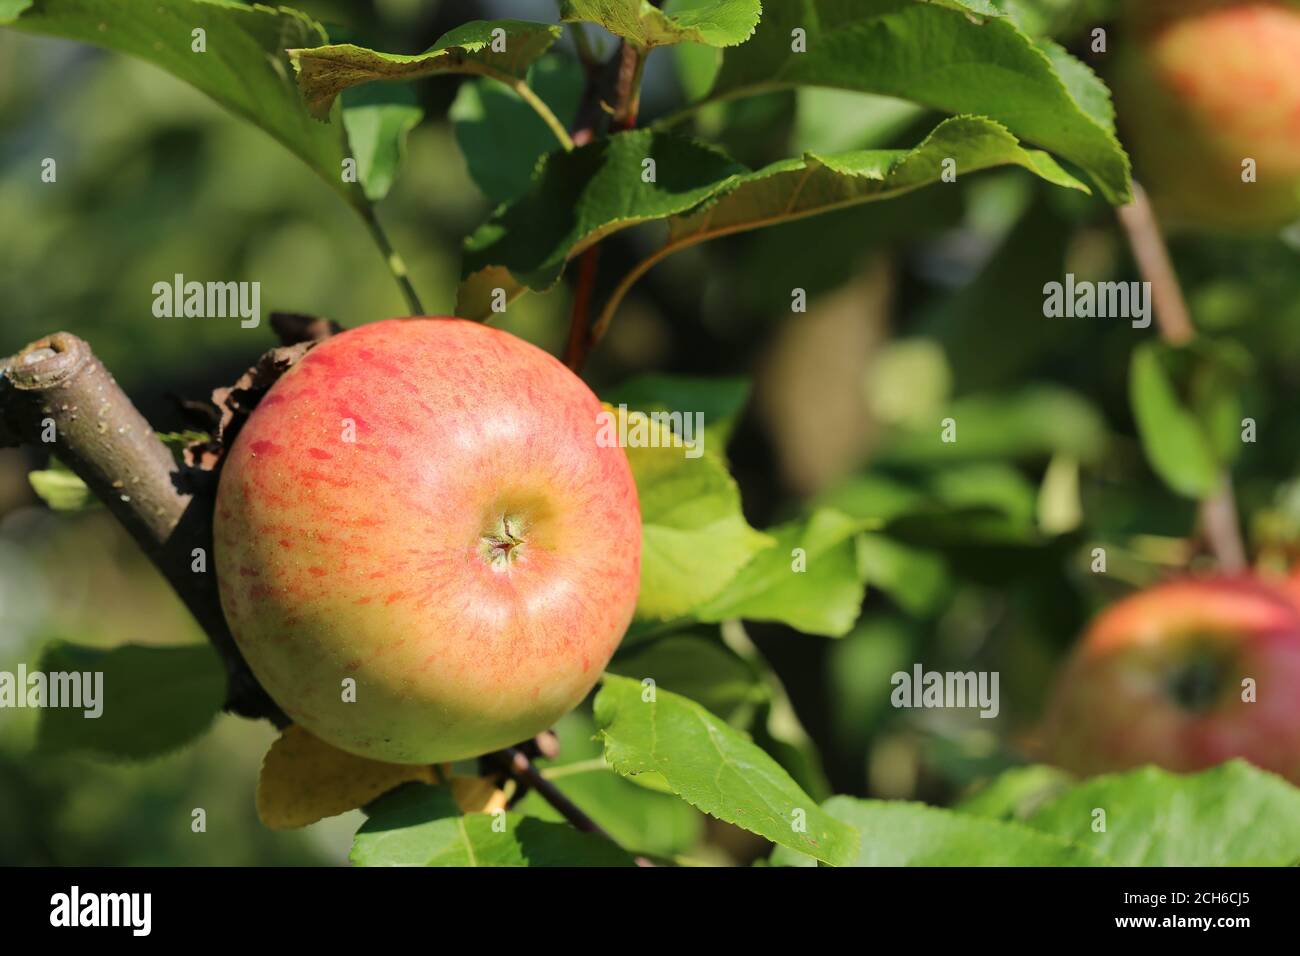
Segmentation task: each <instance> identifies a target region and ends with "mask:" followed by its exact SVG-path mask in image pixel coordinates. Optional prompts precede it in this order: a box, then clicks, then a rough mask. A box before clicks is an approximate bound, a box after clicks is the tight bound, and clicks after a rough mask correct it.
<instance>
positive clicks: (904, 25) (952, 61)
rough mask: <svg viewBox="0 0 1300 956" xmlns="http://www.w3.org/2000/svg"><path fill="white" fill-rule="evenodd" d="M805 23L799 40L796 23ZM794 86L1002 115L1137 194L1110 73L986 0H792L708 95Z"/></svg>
mask: <svg viewBox="0 0 1300 956" xmlns="http://www.w3.org/2000/svg"><path fill="white" fill-rule="evenodd" d="M795 29H801V30H803V31H805V32H806V39H807V49H806V51H805V52H796V51H795V50H794V49H793V48H792V47H793V43H792V37H791V34H792V31H793V30H795ZM794 86H820V87H829V88H832V89H842V90H852V91H855V92H859V93H874V94H879V95H885V96H894V97H898V98H900V99H906V100H911V101H913V102H916V103H920V104H922V105H924V106H929V107H932V108H934V109H939V110H943V111H945V112H948V113H954V114H961V113H974V114H981V115H983V116H987V117H990V118H991V119H993V120H997V121H998V122H1000V123H1002V124H1004V125H1005V126H1006V127H1007V129H1009V130H1010V131H1011V132H1012V133H1014V134H1015V135H1016V136H1017V137H1019V138H1021V139H1024V140H1027V141H1029V142H1032V143H1036V144H1037V145H1039V146H1042V147H1045V148H1047V149H1050V150H1051V151H1053V152H1054V153H1056V154H1058V155H1060V156H1063V157H1065V158H1066V159H1068V160H1070V161H1071V162H1073V163H1076V164H1077V165H1078V166H1080V167H1082V168H1083V169H1084V170H1086V171H1087V172H1088V173H1089V174H1090V175H1091V176H1092V177H1093V179H1094V180H1095V181H1096V182H1097V185H1098V186H1099V187H1100V189H1101V192H1102V194H1103V195H1104V196H1105V197H1106V199H1107V200H1108V201H1110V202H1111V203H1114V204H1120V203H1123V202H1127V201H1128V200H1129V198H1131V182H1130V178H1129V166H1128V157H1127V156H1126V155H1125V153H1124V151H1123V149H1122V148H1121V147H1120V145H1119V141H1118V140H1117V139H1116V138H1115V133H1114V123H1113V113H1112V108H1111V105H1110V100H1109V94H1108V93H1107V91H1106V89H1105V87H1104V86H1103V85H1102V84H1101V82H1100V80H1098V79H1097V78H1096V76H1094V75H1093V74H1092V72H1091V71H1090V70H1089V69H1088V68H1087V67H1086V66H1084V65H1083V64H1081V63H1079V62H1077V61H1074V60H1072V59H1070V58H1069V57H1068V55H1067V54H1066V53H1065V52H1064V51H1063V50H1061V49H1060V48H1059V47H1058V46H1056V45H1055V44H1053V43H1051V42H1050V41H1044V42H1042V43H1036V42H1035V41H1034V40H1033V39H1031V38H1030V37H1028V36H1027V35H1026V34H1025V33H1024V32H1023V31H1021V29H1020V28H1019V27H1017V26H1016V24H1015V23H1014V22H1013V21H1012V20H1010V19H1008V18H1006V17H1003V16H1001V15H1000V13H999V12H998V11H997V10H996V8H994V7H992V6H991V5H990V4H987V3H962V2H957V0H944V2H943V3H917V2H913V0H859V2H857V3H850V4H846V3H842V2H837V0H786V2H782V3H779V4H777V3H772V4H768V5H767V8H766V9H765V10H764V15H763V21H762V23H760V24H759V27H758V30H757V31H756V33H755V35H754V38H753V39H752V40H751V41H750V42H748V43H746V44H745V45H744V46H741V47H739V48H737V49H735V50H728V51H727V52H726V54H725V56H724V59H723V63H722V70H721V72H720V73H719V75H718V79H717V82H716V83H715V85H714V88H713V91H712V92H711V93H710V96H709V99H710V100H718V99H730V98H734V97H737V96H745V95H752V94H754V93H760V92H765V91H769V90H775V89H783V88H788V87H794Z"/></svg>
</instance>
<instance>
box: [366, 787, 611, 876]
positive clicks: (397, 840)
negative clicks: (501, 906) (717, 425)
mask: <svg viewBox="0 0 1300 956" xmlns="http://www.w3.org/2000/svg"><path fill="white" fill-rule="evenodd" d="M367 813H368V814H369V817H370V819H368V820H367V821H366V822H365V823H364V824H362V826H361V829H359V830H358V831H357V835H356V838H355V840H354V841H353V844H352V853H351V854H350V856H349V859H350V860H351V861H352V862H353V863H354V864H356V865H357V866H633V865H634V862H633V860H632V858H631V856H629V855H628V854H627V853H626V852H625V851H623V850H621V849H619V848H618V847H617V846H615V845H614V844H613V843H611V842H609V840H606V839H605V838H604V837H602V836H598V835H596V834H594V833H583V832H581V831H579V830H575V829H574V828H573V827H571V826H568V825H567V824H563V823H550V822H547V821H544V820H538V819H537V818H535V817H526V816H522V815H521V814H518V813H503V814H490V813H466V814H462V813H461V812H460V808H459V807H458V806H457V805H456V801H455V799H454V798H453V797H452V795H451V792H450V791H449V790H447V788H445V787H430V786H428V785H427V784H421V783H414V784H407V785H406V786H403V787H399V788H398V789H397V790H394V791H393V792H392V793H389V794H385V795H384V796H382V797H380V798H379V799H378V800H376V801H375V802H374V803H372V804H371V805H370V806H369V807H368V808H367ZM498 821H500V822H498ZM502 823H504V827H501V824H502ZM494 825H495V826H494ZM497 828H500V832H498V830H497Z"/></svg>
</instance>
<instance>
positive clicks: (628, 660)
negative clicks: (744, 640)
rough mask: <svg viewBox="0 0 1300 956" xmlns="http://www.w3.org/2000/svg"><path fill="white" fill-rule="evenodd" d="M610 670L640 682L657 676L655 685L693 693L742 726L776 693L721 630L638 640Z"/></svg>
mask: <svg viewBox="0 0 1300 956" xmlns="http://www.w3.org/2000/svg"><path fill="white" fill-rule="evenodd" d="M608 670H609V671H610V673H613V674H620V675H622V676H623V677H631V678H633V679H635V680H637V681H640V680H643V679H645V678H647V677H649V678H652V679H653V680H654V682H655V686H656V687H661V688H664V689H667V690H671V691H672V692H673V693H675V694H681V695H682V696H683V697H689V698H690V699H691V700H693V701H695V702H696V703H698V704H700V705H701V706H702V707H704V708H705V709H706V710H708V711H709V712H710V713H714V714H717V715H718V716H720V717H722V718H724V719H725V720H726V721H727V722H728V723H729V724H732V725H734V726H738V727H744V726H748V724H749V721H750V719H751V718H752V717H753V715H754V708H755V707H756V706H757V705H758V704H761V703H763V702H765V701H767V700H768V699H769V698H770V697H771V692H770V691H769V690H768V689H767V687H765V686H764V685H763V680H762V676H761V675H760V674H759V672H758V671H757V669H756V668H755V667H754V666H753V665H751V664H750V663H749V662H747V661H745V660H744V659H742V658H741V657H740V656H739V655H737V654H736V652H735V651H733V650H731V649H730V648H729V647H727V646H726V645H725V644H723V643H722V642H721V641H720V640H719V639H718V638H717V633H716V629H714V633H713V634H712V635H710V634H709V632H708V631H707V630H705V629H704V628H699V629H696V630H693V631H684V632H681V633H677V634H669V635H667V636H665V637H660V638H657V639H655V640H651V641H642V642H639V643H637V644H634V645H632V646H630V647H626V648H624V649H622V650H620V651H619V652H618V653H617V654H616V655H615V656H614V660H613V661H612V662H610V664H609V667H608Z"/></svg>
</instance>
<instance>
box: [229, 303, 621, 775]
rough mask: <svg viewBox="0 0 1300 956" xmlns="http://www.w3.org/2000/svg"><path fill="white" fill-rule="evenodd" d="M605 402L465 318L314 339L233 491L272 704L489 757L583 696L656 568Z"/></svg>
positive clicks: (237, 582) (385, 749) (232, 548)
mask: <svg viewBox="0 0 1300 956" xmlns="http://www.w3.org/2000/svg"><path fill="white" fill-rule="evenodd" d="M600 412H601V405H600V403H599V401H598V400H597V398H596V396H595V395H593V394H592V393H591V391H590V390H589V389H588V388H587V386H586V385H585V384H583V382H582V380H581V379H579V378H578V377H577V376H576V375H574V374H573V373H572V372H571V371H569V370H568V369H567V368H565V367H564V366H563V365H562V364H561V363H560V362H558V361H557V360H556V359H555V358H553V357H552V356H551V355H549V354H547V353H546V352H543V351H542V350H541V349H538V348H536V347H535V346H533V345H530V344H528V343H527V342H524V341H523V340H521V339H518V338H516V337H514V336H512V335H510V334H508V333H506V332H502V331H499V330H496V329H491V328H488V327H486V326H484V325H479V324H476V323H473V322H467V321H464V320H461V319H453V318H409V319H390V320H387V321H383V322H376V323H374V324H371V325H365V326H361V327H359V328H356V329H352V330H350V331H347V332H344V333H342V334H340V335H337V336H334V337H333V338H330V339H327V340H326V341H324V342H323V343H321V344H320V345H318V346H316V347H315V348H313V349H312V350H311V351H310V352H308V353H307V355H306V356H305V357H304V358H303V359H302V360H301V361H300V362H298V363H297V364H296V365H294V366H293V367H292V368H291V369H289V371H288V372H287V373H286V374H285V375H284V376H283V377H282V378H280V379H279V381H277V382H276V383H275V384H274V385H273V386H272V387H271V389H270V391H269V392H268V393H267V394H266V396H265V397H264V398H263V399H262V401H261V403H260V404H259V405H258V407H257V408H256V409H255V410H254V411H253V413H252V415H251V416H250V417H249V419H248V421H247V422H246V423H245V425H244V426H243V428H242V430H241V431H240V432H239V435H238V437H237V438H236V440H235V442H234V444H233V446H232V447H231V448H230V450H229V452H228V454H227V455H226V457H225V461H224V463H223V466H222V473H221V478H220V483H219V486H218V491H217V503H216V518H215V525H214V534H215V548H214V556H215V565H216V570H217V575H218V581H219V586H220V590H221V602H222V607H223V608H224V610H225V614H226V619H227V621H228V622H229V624H230V629H231V631H232V632H233V633H234V635H235V639H236V641H237V643H238V645H239V648H240V650H241V651H242V652H243V654H244V656H245V658H246V659H247V661H248V664H249V666H250V667H251V668H252V671H253V673H254V675H256V677H257V678H258V680H259V681H261V683H262V685H263V686H264V687H265V688H266V690H267V692H268V693H269V694H270V695H271V697H272V699H273V700H275V702H276V703H277V704H279V705H280V707H281V708H282V709H283V710H284V711H285V713H286V714H288V715H289V717H291V718H292V719H293V721H294V722H295V723H298V724H300V725H301V726H303V727H305V728H306V729H307V730H309V731H310V732H311V733H313V734H315V735H316V736H317V737H319V738H320V739H322V740H324V741H326V742H327V743H330V744H333V745H334V746H336V747H339V748H341V749H343V750H346V751H348V752H350V753H353V754H357V755H358V756H362V757H370V758H372V759H376V760H384V761H388V762H392V763H436V762H443V761H452V760H459V759H463V758H467V757H473V756H477V755H480V754H484V753H488V752H490V751H493V750H497V749H500V748H502V747H506V746H509V745H511V744H515V743H518V742H519V741H521V740H526V739H528V738H530V737H532V736H534V735H536V734H537V733H540V732H541V731H543V730H545V729H546V728H548V727H549V726H551V724H553V723H554V722H555V721H556V720H557V719H558V718H559V717H561V716H562V715H564V714H565V713H567V712H568V711H569V710H571V709H573V708H574V707H575V706H576V705H577V704H578V703H579V702H580V701H581V700H582V699H583V697H584V696H586V694H587V693H588V691H590V690H591V688H592V686H593V685H594V684H595V682H596V680H597V678H598V677H599V676H600V674H601V672H602V670H603V669H604V666H605V664H606V663H607V662H608V660H609V658H610V656H611V655H612V654H613V652H614V650H615V648H616V647H617V646H618V643H619V641H620V640H621V639H622V637H623V633H624V631H626V629H627V626H628V624H629V622H630V621H631V618H632V613H633V610H634V608H635V605H636V599H637V590H638V585H639V577H640V563H641V519H640V509H639V506H638V503H637V494H636V485H635V484H634V483H633V480H632V473H631V468H630V466H629V465H628V460H627V454H626V452H624V450H623V449H621V448H618V447H601V446H599V445H598V444H597V440H596V436H597V431H598V421H597V415H598V414H599V413H600ZM349 420H350V421H352V422H355V441H354V442H348V441H347V440H346V437H347V436H346V435H345V429H346V427H347V421H349ZM345 678H354V679H355V682H356V685H355V689H356V693H355V702H345V701H344V699H343V696H344V695H343V687H344V685H343V681H344V679H345Z"/></svg>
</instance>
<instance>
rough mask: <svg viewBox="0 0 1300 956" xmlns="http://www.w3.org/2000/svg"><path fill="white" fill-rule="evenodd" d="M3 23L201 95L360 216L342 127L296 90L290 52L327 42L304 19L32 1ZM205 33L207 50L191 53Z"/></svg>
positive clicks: (169, 3) (115, 0) (103, 1)
mask: <svg viewBox="0 0 1300 956" xmlns="http://www.w3.org/2000/svg"><path fill="white" fill-rule="evenodd" d="M0 24H12V25H13V26H14V27H15V28H17V29H19V30H26V31H30V32H32V33H43V34H47V35H50V36H59V37H66V38H68V39H71V40H79V41H81V42H83V43H90V44H93V45H95V46H99V47H104V48H106V49H109V50H115V51H117V52H119V53H126V54H129V55H131V56H135V57H138V58H139V59H142V60H145V61H146V62H148V63H153V64H154V65H156V66H160V67H162V68H163V69H164V70H166V71H167V72H168V73H171V74H172V75H173V76H176V77H178V78H179V79H181V80H184V81H185V82H186V83H189V84H190V85H192V86H194V87H197V88H198V89H200V90H202V91H203V92H204V93H206V94H207V95H208V96H210V97H212V98H213V99H214V100H216V101H217V102H218V103H220V104H221V105H222V106H224V107H225V108H226V109H228V110H230V111H231V112H232V113H234V114H235V115H236V116H239V117H242V118H243V119H246V120H248V121H249V122H251V123H254V124H255V125H257V126H260V127H261V128H262V129H264V130H265V131H266V132H268V133H270V134H271V135H272V136H273V137H275V138H276V139H277V140H279V141H280V142H281V143H282V144H283V145H284V146H286V147H287V148H288V149H289V150H290V151H291V152H293V153H294V154H295V155H296V156H298V157H299V158H300V159H302V160H303V161H304V162H306V163H307V165H308V166H310V167H311V168H312V169H313V170H315V172H316V173H317V174H319V175H320V176H321V178H323V179H324V180H325V181H326V182H327V183H329V184H330V186H332V187H333V188H334V189H335V190H337V191H338V192H339V193H340V194H341V195H342V196H343V197H344V198H345V199H347V200H348V201H349V202H350V203H352V205H354V206H355V207H357V208H358V209H360V208H363V207H364V206H365V197H364V195H363V193H362V191H361V188H360V186H359V185H358V184H355V183H347V182H344V181H343V178H342V163H343V160H344V159H345V158H346V157H347V156H348V147H347V143H346V141H345V136H344V132H343V129H342V127H341V126H339V125H338V124H330V125H323V124H321V123H318V122H316V121H314V120H313V119H312V118H311V117H310V116H309V115H308V114H307V111H306V110H305V109H304V108H303V103H302V98H301V97H300V96H299V93H298V90H297V87H296V86H295V85H294V82H293V73H292V70H291V69H290V67H289V59H288V56H287V55H286V53H285V48H286V47H300V46H313V45H316V44H320V43H324V42H325V40H326V39H327V37H326V35H325V31H324V30H323V29H322V28H321V26H320V25H319V24H318V23H316V22H315V21H314V20H312V19H311V18H310V17H308V16H306V15H305V14H303V13H300V12H298V11H296V10H290V9H287V8H283V7H278V8H276V7H265V6H246V5H244V4H241V3H228V2H224V0H36V2H35V3H34V4H32V5H30V6H27V5H25V4H18V5H16V6H15V5H14V4H12V3H11V4H10V5H9V7H8V8H7V9H6V8H4V7H0ZM198 29H202V30H204V31H205V36H206V45H207V51H206V52H203V53H197V52H194V51H193V50H192V49H191V44H192V43H193V37H192V35H191V31H193V30H198Z"/></svg>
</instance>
